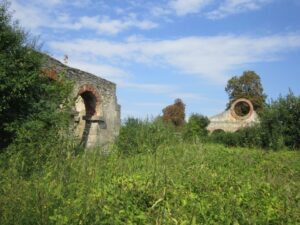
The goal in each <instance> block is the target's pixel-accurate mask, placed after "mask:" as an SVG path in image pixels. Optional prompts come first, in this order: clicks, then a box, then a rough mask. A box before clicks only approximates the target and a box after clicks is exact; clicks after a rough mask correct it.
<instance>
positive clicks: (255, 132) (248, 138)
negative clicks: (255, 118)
mask: <svg viewBox="0 0 300 225" xmlns="http://www.w3.org/2000/svg"><path fill="white" fill-rule="evenodd" d="M209 141H210V142H212V143H219V144H224V145H225V146H227V147H238V146H239V147H248V148H255V147H256V148H261V147H262V135H261V128H260V127H259V126H253V127H246V128H243V129H241V130H238V131H236V132H234V133H230V132H216V133H212V134H211V135H210V137H209Z"/></svg>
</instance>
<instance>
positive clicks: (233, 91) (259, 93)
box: [225, 71, 266, 113]
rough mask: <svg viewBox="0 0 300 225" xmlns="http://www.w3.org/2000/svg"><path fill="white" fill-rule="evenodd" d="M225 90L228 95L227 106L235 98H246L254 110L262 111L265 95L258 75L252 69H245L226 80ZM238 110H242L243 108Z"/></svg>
mask: <svg viewBox="0 0 300 225" xmlns="http://www.w3.org/2000/svg"><path fill="white" fill-rule="evenodd" d="M225 91H226V92H227V93H228V96H229V103H228V105H227V107H228V108H230V107H231V105H232V103H233V102H234V101H235V100H237V99H239V98H246V99H248V100H250V101H251V102H252V104H253V107H254V110H256V111H257V112H259V113H260V112H262V109H263V108H264V105H265V101H266V95H265V94H264V90H263V86H262V84H261V80H260V77H259V75H257V74H256V73H255V72H254V71H245V72H243V74H242V75H241V76H234V77H232V78H231V79H230V80H229V81H228V83H227V86H226V88H225ZM241 106H242V105H241ZM242 107H243V106H242ZM240 110H241V111H244V109H240Z"/></svg>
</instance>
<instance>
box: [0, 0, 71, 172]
mask: <svg viewBox="0 0 300 225" xmlns="http://www.w3.org/2000/svg"><path fill="white" fill-rule="evenodd" d="M12 23H13V22H12V20H11V17H10V15H9V13H8V9H7V7H6V5H4V4H0V25H1V27H0V102H1V103H0V121H1V123H0V137H1V140H0V151H1V152H2V153H3V152H5V154H7V155H6V156H2V157H8V158H9V157H10V156H11V157H13V158H14V159H15V160H17V162H18V163H19V165H20V166H19V167H18V168H19V169H20V170H22V172H23V174H30V171H33V170H38V169H39V168H40V167H41V165H43V163H45V162H46V160H47V158H48V156H49V155H50V152H51V151H52V150H53V149H56V148H55V146H59V145H62V143H61V141H62V139H63V137H65V136H66V133H67V132H68V130H69V125H70V124H69V122H70V118H71V117H70V113H69V112H70V110H69V108H70V102H71V101H70V99H69V96H70V92H71V90H72V88H73V87H72V84H71V83H70V82H68V81H66V80H64V77H63V74H59V78H58V80H57V81H53V80H51V79H49V78H48V77H46V76H44V75H43V73H42V68H41V67H42V65H43V54H41V53H38V52H37V48H36V46H35V45H34V44H32V43H30V42H29V41H28V35H27V34H26V33H24V31H23V30H22V29H21V28H20V27H19V26H18V25H17V24H15V25H13V24H12Z"/></svg>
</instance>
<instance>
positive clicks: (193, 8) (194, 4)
mask: <svg viewBox="0 0 300 225" xmlns="http://www.w3.org/2000/svg"><path fill="white" fill-rule="evenodd" d="M213 1H214V0H171V1H170V3H169V4H170V7H171V8H172V9H173V10H175V12H176V14H177V15H179V16H184V15H186V14H190V13H198V12H199V11H201V10H202V9H203V8H204V7H205V6H207V5H208V4H210V3H211V2H213Z"/></svg>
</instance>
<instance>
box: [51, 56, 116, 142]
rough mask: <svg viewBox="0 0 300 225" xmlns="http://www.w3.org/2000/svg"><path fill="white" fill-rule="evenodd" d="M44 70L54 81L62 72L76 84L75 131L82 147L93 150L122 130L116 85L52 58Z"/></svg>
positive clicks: (74, 92)
mask: <svg viewBox="0 0 300 225" xmlns="http://www.w3.org/2000/svg"><path fill="white" fill-rule="evenodd" d="M45 69H46V71H47V74H48V76H50V77H52V78H53V79H55V76H56V74H58V73H60V72H63V73H64V74H65V76H66V78H67V79H70V80H72V81H74V84H75V85H74V90H73V93H72V97H73V99H74V102H75V104H74V109H73V114H74V121H73V122H74V132H75V135H76V136H77V138H78V139H80V141H81V142H82V144H83V145H84V146H85V147H87V148H90V147H95V146H103V145H105V144H107V143H110V142H112V141H113V140H114V139H115V137H116V136H117V135H118V133H119V129H120V105H118V103H117V96H116V84H115V83H112V82H110V81H107V80H105V79H103V78H100V77H97V76H95V75H93V74H90V73H87V72H84V71H81V70H79V69H74V68H71V67H68V66H66V65H64V64H62V63H61V62H59V61H58V60H56V59H54V58H51V57H49V56H46V63H45Z"/></svg>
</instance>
